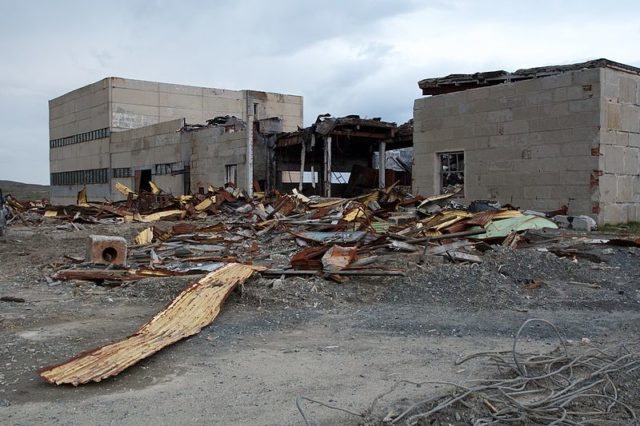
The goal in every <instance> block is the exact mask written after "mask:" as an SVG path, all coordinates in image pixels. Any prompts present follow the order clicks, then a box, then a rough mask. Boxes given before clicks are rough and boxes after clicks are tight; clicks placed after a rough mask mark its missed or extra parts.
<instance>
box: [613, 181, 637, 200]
mask: <svg viewBox="0 0 640 426" xmlns="http://www.w3.org/2000/svg"><path fill="white" fill-rule="evenodd" d="M616 181H617V184H616V201H617V202H632V201H633V177H632V176H617V177H616Z"/></svg>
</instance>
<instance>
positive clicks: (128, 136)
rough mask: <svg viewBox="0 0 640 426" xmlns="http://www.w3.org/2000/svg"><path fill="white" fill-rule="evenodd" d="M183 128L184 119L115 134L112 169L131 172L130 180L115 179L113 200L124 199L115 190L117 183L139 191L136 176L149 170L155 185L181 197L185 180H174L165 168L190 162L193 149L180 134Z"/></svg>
mask: <svg viewBox="0 0 640 426" xmlns="http://www.w3.org/2000/svg"><path fill="white" fill-rule="evenodd" d="M183 124H184V120H183V119H176V120H171V121H167V122H164V123H159V124H154V125H152V126H146V127H142V128H139V129H132V130H128V131H124V132H114V133H113V135H112V136H111V166H112V169H114V170H117V169H130V175H131V176H129V177H112V181H111V186H110V187H111V199H113V200H120V199H123V198H124V197H123V195H122V194H120V193H119V192H118V191H116V190H115V188H114V185H115V182H120V183H122V184H124V185H126V186H128V187H129V188H131V189H133V190H134V191H137V190H138V188H136V183H135V173H136V171H138V170H150V171H151V174H152V180H153V182H154V183H155V184H156V185H158V186H159V187H160V188H162V189H163V190H165V191H167V192H171V193H173V194H181V193H182V191H183V188H184V176H183V175H177V176H171V174H170V173H169V169H168V168H167V167H162V165H167V164H176V165H177V167H180V166H179V164H181V163H184V162H187V163H188V162H189V160H190V147H189V145H188V144H187V143H185V141H184V140H183V139H182V138H181V134H180V133H179V132H178V131H179V130H180V128H181V127H182V125H183Z"/></svg>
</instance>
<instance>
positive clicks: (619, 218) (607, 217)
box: [602, 203, 629, 225]
mask: <svg viewBox="0 0 640 426" xmlns="http://www.w3.org/2000/svg"><path fill="white" fill-rule="evenodd" d="M602 210H603V221H604V223H609V224H612V225H615V224H618V223H627V222H628V218H629V216H627V213H628V212H627V208H626V206H625V205H621V204H613V203H612V204H605V205H604V206H603V208H602Z"/></svg>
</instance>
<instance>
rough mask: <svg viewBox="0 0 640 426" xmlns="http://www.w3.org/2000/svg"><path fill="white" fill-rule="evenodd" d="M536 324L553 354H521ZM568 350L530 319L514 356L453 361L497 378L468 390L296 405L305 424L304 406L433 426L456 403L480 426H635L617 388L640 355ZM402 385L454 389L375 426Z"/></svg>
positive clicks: (621, 350)
mask: <svg viewBox="0 0 640 426" xmlns="http://www.w3.org/2000/svg"><path fill="white" fill-rule="evenodd" d="M533 322H537V323H542V324H545V325H547V326H549V327H551V328H552V329H553V331H554V333H555V335H556V336H557V338H558V340H559V341H560V345H559V347H558V348H557V349H556V350H554V351H552V352H551V353H548V354H540V353H538V354H532V353H518V351H517V345H518V341H519V339H520V335H521V334H522V332H523V330H524V329H525V328H526V327H527V325H529V324H531V323H533ZM569 352H570V351H569V349H568V347H567V344H566V342H565V340H564V339H563V338H562V336H561V335H560V332H559V331H558V329H557V327H556V326H555V325H553V324H552V323H550V322H549V321H547V320H544V319H535V318H534V319H529V320H527V321H525V322H524V323H523V324H522V326H521V327H520V329H519V330H518V332H517V333H516V336H515V338H514V340H513V346H512V348H511V350H509V351H502V352H480V353H476V354H473V355H471V356H468V357H465V358H463V359H461V360H459V361H457V362H456V364H457V365H460V364H463V363H465V362H468V361H469V360H471V359H476V358H483V359H485V360H488V361H489V362H490V364H492V365H493V366H494V367H495V368H496V369H497V373H498V374H497V376H498V377H499V378H495V379H478V380H472V381H471V382H470V384H468V385H460V384H455V383H450V382H434V381H426V382H420V383H418V382H412V381H408V380H405V381H401V382H398V383H396V384H395V385H394V386H393V387H392V388H391V389H390V390H389V391H387V392H385V393H383V394H381V395H379V396H378V397H376V398H375V399H374V400H373V402H372V403H371V405H370V407H369V408H368V410H366V411H365V412H363V413H356V412H354V411H351V410H347V409H344V408H340V407H337V406H335V405H331V404H326V403H323V402H320V401H316V400H313V399H310V398H307V397H305V396H299V397H298V398H297V400H296V405H297V407H298V410H299V411H300V414H301V415H302V418H303V419H304V421H305V423H306V425H307V426H311V425H312V424H314V422H313V420H312V419H310V418H309V417H308V416H307V415H306V414H305V412H304V410H303V408H302V402H303V401H304V400H306V401H309V402H313V403H318V404H320V405H323V406H325V407H327V408H331V409H336V410H340V411H343V412H346V413H348V414H351V415H354V416H359V417H361V418H362V420H361V421H362V422H363V423H365V422H366V423H369V424H370V423H377V424H381V423H382V424H391V425H399V424H404V425H420V424H430V423H429V422H428V421H429V420H430V419H433V418H434V417H436V416H438V415H441V414H443V413H444V412H445V411H446V410H447V409H449V408H451V409H456V410H457V409H458V407H460V406H461V405H464V406H465V407H466V408H467V409H471V410H472V412H473V423H474V425H477V426H485V425H493V424H508V423H514V424H522V423H527V424H532V423H533V424H549V425H585V424H596V423H597V424H607V423H609V424H620V422H621V421H625V422H628V423H632V424H638V418H637V416H636V413H635V411H634V409H633V407H631V406H630V405H629V404H628V403H626V402H624V401H623V400H622V397H621V395H620V392H619V387H620V384H621V383H625V379H626V378H628V377H630V375H631V374H632V373H633V372H634V371H636V370H638V369H639V368H640V352H637V351H632V350H630V349H629V347H628V346H627V345H624V344H619V345H616V346H614V347H611V348H608V349H605V350H602V349H598V348H595V347H590V348H588V349H586V350H583V351H582V352H581V353H577V354H570V353H569ZM401 384H412V385H416V386H422V385H425V384H446V385H450V386H452V387H453V388H454V390H453V391H452V393H451V394H450V395H446V396H442V395H440V396H436V397H433V398H428V399H424V400H421V401H418V402H416V403H414V404H412V405H411V406H410V407H408V408H407V409H405V410H404V411H403V412H401V413H399V414H397V415H395V414H394V415H393V416H387V417H386V418H385V419H384V420H383V421H380V420H379V419H378V420H376V419H375V417H374V416H373V412H374V409H375V407H376V405H377V404H378V402H379V401H380V399H381V398H383V397H384V396H387V395H389V394H390V393H391V392H393V391H394V390H395V389H396V388H397V387H398V386H399V385H401ZM614 419H615V420H614Z"/></svg>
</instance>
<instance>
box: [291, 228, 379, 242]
mask: <svg viewBox="0 0 640 426" xmlns="http://www.w3.org/2000/svg"><path fill="white" fill-rule="evenodd" d="M289 233H290V234H292V235H293V236H295V237H297V238H302V239H303V240H307V241H313V242H316V243H323V244H326V243H330V242H333V243H337V242H340V243H355V242H357V241H360V240H361V239H362V238H364V236H365V235H366V234H367V233H366V232H365V231H344V232H310V231H309V232H293V231H289Z"/></svg>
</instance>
